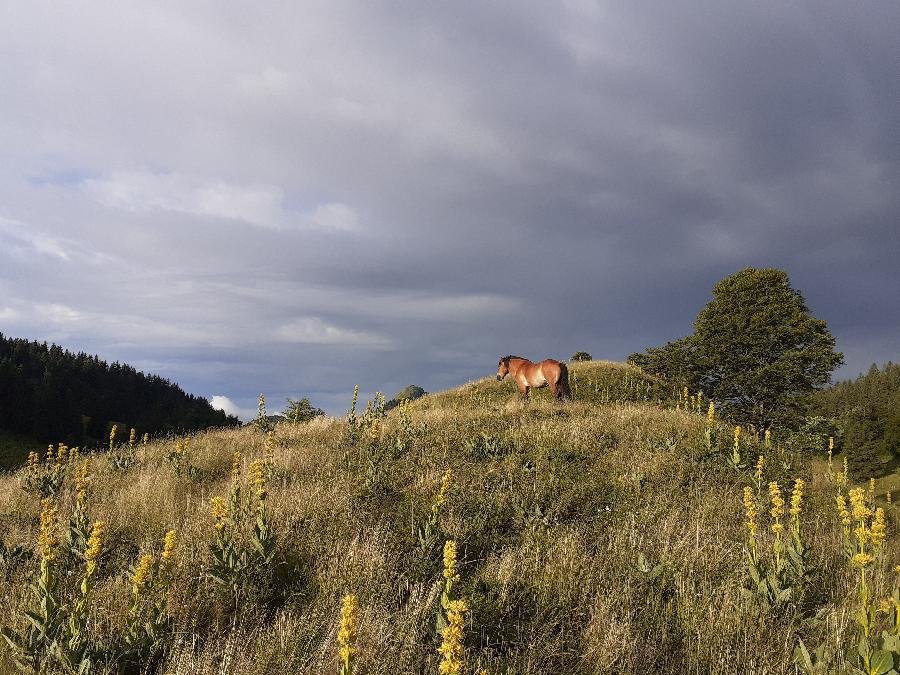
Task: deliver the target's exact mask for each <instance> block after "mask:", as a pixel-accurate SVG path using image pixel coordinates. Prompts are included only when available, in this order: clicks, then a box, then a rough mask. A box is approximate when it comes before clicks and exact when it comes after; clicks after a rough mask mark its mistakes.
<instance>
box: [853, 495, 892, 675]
mask: <svg viewBox="0 0 900 675" xmlns="http://www.w3.org/2000/svg"><path fill="white" fill-rule="evenodd" d="M849 497H850V513H851V515H852V517H853V521H854V523H855V525H856V526H855V528H854V529H853V537H854V541H853V547H854V551H855V552H854V554H853V557H852V558H851V559H850V566H851V568H852V569H853V570H854V571H855V572H856V573H857V574H858V576H857V597H858V600H859V606H858V607H857V610H856V612H855V613H854V614H853V618H854V620H855V621H856V624H857V626H858V629H859V643H858V645H857V648H856V655H857V663H856V667H857V669H858V670H859V672H862V673H866V674H867V675H884V674H885V673H893V672H896V671H894V670H893V668H894V666H895V665H897V666H898V667H900V632H898V626H900V623H898V621H900V615H898V614H897V608H898V606H900V594H898V591H897V590H896V589H895V591H894V594H893V596H892V599H891V600H886V601H883V602H882V603H879V604H876V603H875V602H874V601H873V600H874V599H873V595H874V593H873V590H874V589H873V587H872V586H871V582H872V578H871V577H869V578H867V572H870V571H871V573H872V576H873V577H874V575H875V570H874V568H873V565H874V563H875V562H876V556H878V557H879V558H880V557H881V555H882V554H883V553H882V550H881V549H882V547H883V545H884V539H885V535H886V526H885V522H884V513H883V511H882V513H881V515H879V513H878V511H881V509H875V510H874V511H873V509H872V508H871V502H870V501H869V500H868V499H867V494H866V491H865V489H863V488H854V489H852V490H850V494H849ZM873 554H874V555H873ZM898 571H900V570H898ZM892 604H893V608H892V606H891V605H892ZM881 614H886V615H888V617H889V618H892V619H893V621H891V622H890V623H892V624H893V625H889V626H888V627H887V629H885V630H883V631H882V632H881V634H880V635H879V634H878V625H879V616H880V615H881ZM848 665H851V667H853V665H852V664H848Z"/></svg>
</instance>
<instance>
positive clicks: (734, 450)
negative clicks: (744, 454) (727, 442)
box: [728, 426, 744, 469]
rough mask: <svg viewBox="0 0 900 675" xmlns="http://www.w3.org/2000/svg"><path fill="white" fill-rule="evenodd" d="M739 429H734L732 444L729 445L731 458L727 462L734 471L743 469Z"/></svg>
mask: <svg viewBox="0 0 900 675" xmlns="http://www.w3.org/2000/svg"><path fill="white" fill-rule="evenodd" d="M741 431H742V430H741V427H739V426H737V427H735V428H734V442H733V443H732V445H731V456H730V457H729V458H728V462H729V463H730V464H731V466H733V467H734V468H736V469H742V468H744V461H743V459H742V458H741Z"/></svg>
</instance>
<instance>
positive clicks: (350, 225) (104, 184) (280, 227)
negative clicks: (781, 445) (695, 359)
mask: <svg viewBox="0 0 900 675" xmlns="http://www.w3.org/2000/svg"><path fill="white" fill-rule="evenodd" d="M50 9H51V7H50V5H49V4H46V5H42V4H41V3H40V2H38V3H37V4H29V5H28V6H27V8H26V9H22V7H17V8H16V11H14V12H11V11H4V10H0V19H2V20H0V41H2V43H3V44H4V59H3V60H2V62H0V78H2V81H3V82H4V83H5V85H6V86H5V87H4V102H3V106H2V109H0V145H2V147H3V154H4V162H3V163H2V165H0V204H3V214H2V217H3V219H2V220H0V298H2V300H0V307H2V310H0V311H2V312H4V313H5V314H4V315H2V318H3V324H4V325H3V328H4V333H6V332H9V333H11V334H19V335H23V336H25V337H34V338H39V339H44V338H48V339H57V340H59V341H62V342H64V343H65V344H66V345H67V346H72V347H77V348H84V349H86V350H88V351H92V352H98V353H100V354H101V355H103V356H105V357H107V358H116V359H119V360H123V361H129V362H136V363H144V364H147V367H148V368H149V367H152V368H154V369H156V370H158V372H160V374H163V375H164V376H167V377H171V378H174V379H177V380H178V381H179V382H180V383H181V384H182V385H183V386H185V388H187V389H188V390H189V391H199V392H203V391H217V392H228V395H229V396H230V397H231V400H233V401H236V402H237V404H238V405H247V406H249V405H251V404H252V402H253V400H254V399H255V396H256V394H257V393H258V392H259V391H266V392H267V393H268V392H271V393H272V395H273V396H276V397H281V396H294V397H296V396H298V395H306V394H310V395H313V394H314V396H313V402H314V403H316V402H317V401H316V398H315V396H318V397H321V400H323V401H329V402H332V403H331V404H333V405H335V406H337V405H338V403H339V402H341V401H345V400H346V399H347V397H348V392H350V391H352V387H353V384H355V383H356V382H359V383H360V384H361V385H362V386H363V387H364V388H368V389H371V390H374V389H376V388H382V389H386V390H389V391H391V390H399V389H400V388H402V386H404V385H406V384H410V383H411V382H412V383H416V384H419V385H421V386H424V387H425V388H426V389H428V390H430V391H435V390H438V389H440V388H443V387H445V386H450V385H453V384H457V383H459V382H462V381H465V380H468V379H471V378H473V377H477V376H478V375H480V374H483V373H485V372H486V371H485V368H487V369H490V368H492V367H493V365H494V364H495V363H496V360H495V359H496V357H497V356H498V355H499V354H501V353H510V352H524V353H526V354H531V355H534V356H535V357H540V356H544V355H547V356H550V355H553V356H557V357H558V356H568V355H569V354H571V353H572V352H574V351H576V350H579V349H585V350H587V351H589V352H591V353H592V354H594V355H595V356H597V357H606V358H623V357H625V356H627V354H629V353H630V352H632V351H635V350H637V349H641V348H643V347H646V346H650V345H654V344H661V343H662V342H665V341H666V340H669V339H672V338H675V337H679V336H681V335H684V334H686V333H687V332H689V331H690V330H691V322H692V320H693V318H694V317H695V316H696V314H697V312H698V311H699V310H700V309H701V308H702V306H703V305H704V304H705V303H706V302H707V301H708V299H709V293H710V289H711V287H712V285H713V284H714V283H715V282H716V281H718V280H719V279H721V278H722V277H724V276H725V275H727V274H729V273H731V272H734V271H735V270H737V269H740V268H742V267H745V266H749V265H753V266H777V267H781V268H784V269H786V270H787V271H788V272H789V273H790V275H791V279H792V281H793V283H794V285H795V286H796V287H797V288H798V289H800V290H801V291H802V292H803V293H804V294H805V296H806V297H807V299H808V301H809V303H810V306H812V307H813V308H814V313H815V314H816V315H817V316H819V317H821V318H824V319H826V320H828V321H829V324H831V325H833V326H834V327H835V333H836V335H838V339H839V348H842V349H844V350H845V351H846V352H847V353H848V354H849V355H851V356H850V357H849V358H848V362H849V361H850V360H852V363H848V366H846V367H845V370H848V369H849V370H852V369H853V368H857V367H858V368H860V369H862V368H865V367H866V366H867V365H868V362H869V361H884V360H887V359H889V358H893V359H895V360H896V358H897V355H896V353H892V352H891V349H893V348H894V347H895V344H896V341H895V340H893V339H892V338H891V337H890V336H893V335H898V334H900V318H898V317H897V315H896V313H891V312H886V311H885V310H884V308H885V307H890V306H893V305H892V304H891V303H892V302H894V300H893V298H895V297H896V296H897V295H900V273H898V271H897V265H896V260H897V259H898V256H900V234H898V231H897V219H898V214H900V195H898V193H897V191H896V189H895V186H896V185H897V184H898V183H900V161H898V157H900V135H898V134H896V129H897V127H898V124H900V111H898V108H897V106H896V104H895V103H896V100H897V99H898V97H900V83H898V80H897V78H896V73H895V72H894V71H895V68H892V67H891V66H892V64H895V63H897V62H898V60H900V43H898V41H897V40H896V37H895V36H894V32H895V31H893V32H892V30H891V28H892V27H893V26H896V25H897V22H898V21H900V6H898V5H896V4H890V3H882V4H880V5H878V6H875V5H871V6H868V7H867V10H866V11H865V12H859V11H855V10H854V8H853V7H850V6H845V5H840V4H837V3H833V4H831V5H829V6H828V8H827V11H824V12H823V11H822V10H821V6H820V5H818V4H816V3H813V2H812V1H811V0H802V1H801V2H799V3H791V4H785V3H777V2H774V1H770V0H763V2H761V3H753V4H747V3H745V4H743V5H736V4H719V5H715V6H707V5H702V6H701V5H699V4H691V3H675V4H660V3H648V2H644V1H643V0H639V1H637V2H633V3H627V4H619V5H613V4H609V3H606V4H604V3H596V2H591V1H589V0H565V1H564V2H561V3H555V4H554V3H549V4H548V3H542V2H534V1H531V0H527V1H525V2H521V3H517V4H516V5H515V6H513V5H510V4H503V3H482V4H480V5H472V6H468V7H467V8H466V10H465V11H458V8H453V7H451V6H449V5H442V4H440V3H430V4H427V5H423V6H421V7H419V8H418V9H417V10H416V11H409V8H408V7H401V6H400V5H391V4H384V3H354V2H345V1H344V0H334V1H333V2H327V3H325V2H321V3H319V2H313V3H308V4H304V5H303V6H300V5H292V4H282V5H280V6H278V7H275V8H268V11H265V12H262V11H257V10H253V9H251V10H248V9H247V8H246V7H244V6H241V5H240V4H238V3H232V2H229V1H225V2H222V3H219V4H217V5H216V7H215V9H214V10H213V9H210V8H209V7H206V8H203V7H200V8H198V7H191V6H187V5H167V6H164V5H159V6H154V7H153V8H152V9H149V10H148V9H147V7H136V6H134V7H122V8H119V11H117V12H116V13H114V14H111V13H110V12H108V10H107V8H105V7H103V6H102V5H85V6H79V7H77V8H76V7H74V6H73V7H65V6H63V7H57V6H53V7H52V16H53V17H54V18H53V20H52V21H48V20H47V19H46V17H47V16H48V11H50ZM811 17H813V18H811ZM109 54H115V55H116V58H115V59H114V60H110V58H109ZM198 54H203V55H204V58H202V59H201V58H197V55H198ZM10 311H12V314H10V313H9V312H10ZM851 328H853V330H851Z"/></svg>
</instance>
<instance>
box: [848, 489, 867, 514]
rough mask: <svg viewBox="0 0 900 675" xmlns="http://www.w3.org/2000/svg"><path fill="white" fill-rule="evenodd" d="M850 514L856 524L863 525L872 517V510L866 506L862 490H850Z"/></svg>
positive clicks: (864, 494) (864, 493)
mask: <svg viewBox="0 0 900 675" xmlns="http://www.w3.org/2000/svg"><path fill="white" fill-rule="evenodd" d="M850 512H851V513H852V514H853V519H854V520H855V521H856V522H858V523H864V522H865V521H866V519H867V518H869V517H870V516H871V515H872V510H871V509H870V508H869V507H868V505H867V504H866V492H865V490H863V489H862V488H853V489H852V490H850Z"/></svg>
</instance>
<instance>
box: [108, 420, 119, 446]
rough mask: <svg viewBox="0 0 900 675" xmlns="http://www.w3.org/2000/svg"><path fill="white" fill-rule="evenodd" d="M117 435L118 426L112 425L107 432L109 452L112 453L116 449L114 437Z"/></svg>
mask: <svg viewBox="0 0 900 675" xmlns="http://www.w3.org/2000/svg"><path fill="white" fill-rule="evenodd" d="M118 433H119V425H118V424H113V425H112V429H110V432H109V451H110V452H112V451H113V450H114V449H115V447H116V435H117V434H118Z"/></svg>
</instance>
